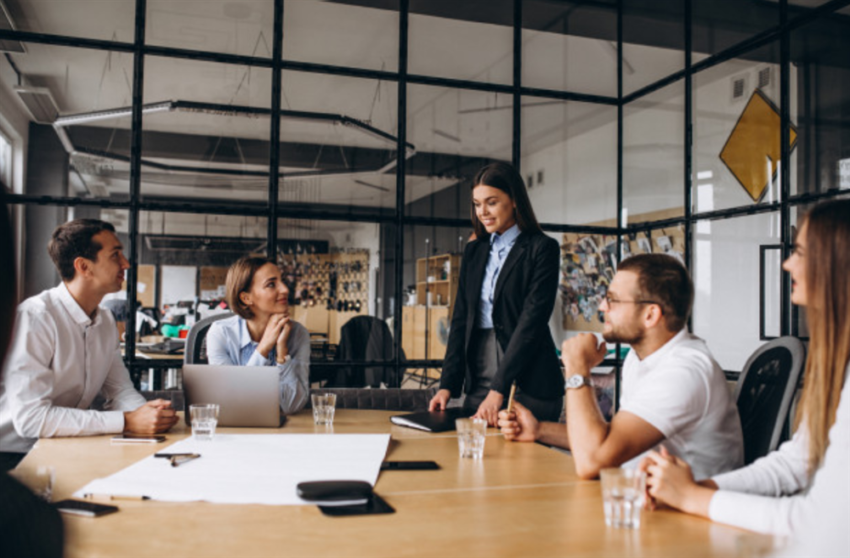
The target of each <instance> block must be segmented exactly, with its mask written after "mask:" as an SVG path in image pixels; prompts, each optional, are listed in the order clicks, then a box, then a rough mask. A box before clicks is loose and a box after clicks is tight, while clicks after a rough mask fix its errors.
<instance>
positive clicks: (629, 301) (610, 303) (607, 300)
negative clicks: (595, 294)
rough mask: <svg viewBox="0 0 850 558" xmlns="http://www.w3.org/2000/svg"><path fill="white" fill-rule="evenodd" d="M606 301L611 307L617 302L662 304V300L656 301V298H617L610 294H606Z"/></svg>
mask: <svg viewBox="0 0 850 558" xmlns="http://www.w3.org/2000/svg"><path fill="white" fill-rule="evenodd" d="M605 302H606V303H607V304H608V306H609V307H610V306H614V305H615V304H658V305H659V306H661V303H660V302H655V301H654V300H617V299H616V298H611V297H610V296H609V295H605Z"/></svg>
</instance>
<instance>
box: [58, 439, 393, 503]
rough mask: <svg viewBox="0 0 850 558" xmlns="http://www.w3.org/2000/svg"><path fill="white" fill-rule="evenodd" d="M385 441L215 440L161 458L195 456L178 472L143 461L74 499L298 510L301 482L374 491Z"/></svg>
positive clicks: (182, 446)
mask: <svg viewBox="0 0 850 558" xmlns="http://www.w3.org/2000/svg"><path fill="white" fill-rule="evenodd" d="M389 442H390V435H389V434H333V435H329V434H218V435H216V437H215V439H214V440H213V441H211V442H196V441H194V440H193V439H191V438H187V439H185V440H181V441H180V442H177V443H175V444H172V445H170V446H168V447H165V448H160V449H159V452H160V453H199V454H201V457H200V458H199V459H193V460H192V461H190V462H187V463H185V464H183V465H180V466H179V467H172V466H171V463H170V462H169V460H168V459H162V458H156V457H153V456H150V457H146V458H145V459H142V460H141V461H139V462H138V463H135V464H133V465H131V466H129V467H127V468H126V469H123V470H121V471H119V472H117V473H115V474H114V475H111V476H109V477H106V478H103V479H96V480H94V481H92V482H90V483H89V484H87V485H86V486H84V487H83V488H81V489H80V490H78V491H77V492H75V493H74V496H75V497H77V498H82V497H84V496H85V495H86V494H110V495H121V496H148V497H149V498H151V499H153V500H163V501H169V502H192V501H198V500H203V501H207V502H214V503H220V504H270V505H301V504H305V502H304V501H303V500H301V499H300V498H299V497H298V496H297V495H296V485H297V484H298V483H299V482H305V481H323V480H361V481H365V482H368V483H369V484H371V485H373V486H374V485H375V482H377V480H378V474H379V473H380V469H381V463H382V462H383V460H384V456H385V455H386V453H387V447H388V446H389Z"/></svg>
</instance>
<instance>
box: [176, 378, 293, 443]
mask: <svg viewBox="0 0 850 558" xmlns="http://www.w3.org/2000/svg"><path fill="white" fill-rule="evenodd" d="M279 381H280V369H278V367H277V366H214V365H209V364H186V365H184V366H183V391H184V394H185V397H186V424H190V423H191V419H190V417H189V405H191V404H193V403H217V404H218V405H219V407H220V411H219V415H218V425H219V426H252V427H270V428H278V427H280V426H281V425H282V424H283V417H282V416H281V414H280V402H279V400H278V391H279V389H280V388H279V387H278V383H279Z"/></svg>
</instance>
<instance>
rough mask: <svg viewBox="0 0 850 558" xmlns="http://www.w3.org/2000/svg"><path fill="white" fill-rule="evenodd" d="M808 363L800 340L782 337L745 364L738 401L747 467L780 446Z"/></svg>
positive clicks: (758, 351) (739, 382) (737, 388)
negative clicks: (786, 422) (799, 382)
mask: <svg viewBox="0 0 850 558" xmlns="http://www.w3.org/2000/svg"><path fill="white" fill-rule="evenodd" d="M805 360H806V349H805V347H804V346H803V343H802V342H800V340H799V339H797V338H796V337H779V338H778V339H774V340H772V341H770V342H769V343H765V344H764V345H762V346H761V347H759V349H758V350H757V351H756V352H755V353H753V355H752V356H751V357H750V358H749V360H747V363H746V364H745V365H744V369H743V371H741V376H740V377H739V378H738V384H737V385H736V386H735V401H736V402H737V403H738V413H739V414H740V416H741V427H742V428H743V430H744V460H745V463H746V464H750V463H752V462H753V461H755V460H756V459H758V458H759V457H762V456H764V455H767V454H768V453H770V452H771V451H773V450H775V449H776V448H777V447H778V446H779V442H780V440H781V437H782V430H783V427H784V425H785V421H786V420H787V419H788V413H789V411H790V409H791V401H792V400H793V398H794V392H795V391H796V389H797V383H798V381H799V379H800V373H801V372H802V370H803V363H804V362H805Z"/></svg>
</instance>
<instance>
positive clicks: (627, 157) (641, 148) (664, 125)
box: [623, 81, 685, 224]
mask: <svg viewBox="0 0 850 558" xmlns="http://www.w3.org/2000/svg"><path fill="white" fill-rule="evenodd" d="M684 93H685V84H684V81H678V82H676V83H674V84H672V85H668V86H667V87H665V88H663V89H660V90H658V91H656V92H654V93H651V94H649V95H647V96H644V97H641V98H640V99H638V100H636V101H632V102H631V103H629V104H627V105H626V106H625V108H624V114H623V208H624V210H625V211H626V212H627V213H626V215H624V217H623V222H624V223H625V224H629V223H641V222H645V221H656V220H659V219H667V218H671V217H680V216H682V215H684V212H685V211H684V197H685V189H684V185H683V183H684V178H685V167H684V151H685V148H684V145H685V144H684V137H685V113H684V99H685V95H684Z"/></svg>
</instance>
